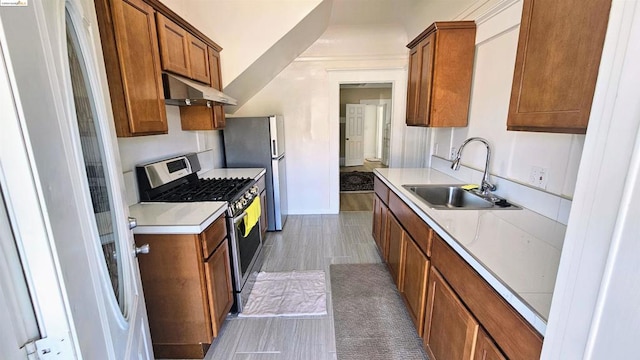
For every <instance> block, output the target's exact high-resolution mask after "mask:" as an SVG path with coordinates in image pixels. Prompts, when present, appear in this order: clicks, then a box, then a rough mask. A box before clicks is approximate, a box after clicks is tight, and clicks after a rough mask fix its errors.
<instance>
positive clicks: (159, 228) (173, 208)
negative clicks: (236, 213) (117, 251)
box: [129, 201, 227, 234]
mask: <svg viewBox="0 0 640 360" xmlns="http://www.w3.org/2000/svg"><path fill="white" fill-rule="evenodd" d="M225 210H227V203H226V202H224V201H202V202H190V203H144V204H135V205H132V206H129V214H130V215H131V216H133V217H134V218H136V220H137V221H138V226H137V227H136V228H135V229H133V233H134V234H200V233H201V232H203V231H204V230H205V229H206V228H207V227H208V226H209V225H211V223H213V221H214V220H215V219H217V218H218V216H220V215H221V214H223V213H224V212H225Z"/></svg>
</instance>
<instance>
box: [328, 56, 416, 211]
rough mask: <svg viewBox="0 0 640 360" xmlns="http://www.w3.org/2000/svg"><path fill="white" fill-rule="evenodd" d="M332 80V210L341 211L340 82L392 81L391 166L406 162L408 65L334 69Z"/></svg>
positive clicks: (330, 173)
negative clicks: (405, 133)
mask: <svg viewBox="0 0 640 360" xmlns="http://www.w3.org/2000/svg"><path fill="white" fill-rule="evenodd" d="M327 73H328V80H329V179H330V181H329V194H330V195H329V213H332V214H337V213H338V212H339V211H340V179H339V176H340V174H339V173H340V85H341V84H360V83H391V86H392V87H391V104H392V105H391V111H392V113H391V140H390V141H391V145H390V146H389V167H401V166H402V162H403V152H404V149H403V143H404V129H405V128H406V125H405V123H404V117H405V111H406V101H407V99H406V88H407V68H406V67H389V68H382V69H330V70H327Z"/></svg>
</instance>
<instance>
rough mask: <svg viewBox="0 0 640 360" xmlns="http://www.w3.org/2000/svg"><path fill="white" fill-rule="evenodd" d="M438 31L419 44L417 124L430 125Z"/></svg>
mask: <svg viewBox="0 0 640 360" xmlns="http://www.w3.org/2000/svg"><path fill="white" fill-rule="evenodd" d="M435 38H436V33H432V34H431V35H429V36H427V38H426V39H424V40H422V41H421V42H420V44H418V48H420V50H419V51H420V53H421V55H420V82H419V85H418V103H417V104H416V121H415V124H416V125H423V126H429V121H430V118H431V88H432V78H433V49H434V48H435Z"/></svg>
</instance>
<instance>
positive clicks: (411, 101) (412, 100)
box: [406, 46, 422, 125]
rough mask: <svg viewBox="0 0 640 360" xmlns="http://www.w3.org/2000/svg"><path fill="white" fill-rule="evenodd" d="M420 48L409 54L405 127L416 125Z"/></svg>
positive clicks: (413, 49) (415, 48) (412, 50)
mask: <svg viewBox="0 0 640 360" xmlns="http://www.w3.org/2000/svg"><path fill="white" fill-rule="evenodd" d="M420 50H421V49H420V46H416V47H414V48H412V49H411V51H410V52H409V79H408V81H407V115H406V118H407V121H406V122H407V125H418V123H417V121H416V105H417V103H418V91H419V88H420V76H421V75H420V63H421V62H422V61H421V58H422V53H421V51H420Z"/></svg>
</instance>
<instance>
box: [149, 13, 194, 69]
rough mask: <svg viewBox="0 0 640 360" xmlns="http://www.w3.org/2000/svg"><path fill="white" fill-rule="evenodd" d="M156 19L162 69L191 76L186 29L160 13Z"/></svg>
mask: <svg viewBox="0 0 640 360" xmlns="http://www.w3.org/2000/svg"><path fill="white" fill-rule="evenodd" d="M157 19H158V43H159V44H160V54H161V55H162V57H161V59H162V70H166V71H171V72H173V73H176V74H178V75H182V76H186V77H191V67H190V65H189V63H190V60H189V38H188V37H189V34H188V33H187V30H185V29H183V28H182V27H180V26H179V25H178V24H176V23H174V22H173V21H171V20H169V19H168V18H167V17H166V16H164V15H162V14H158V15H157Z"/></svg>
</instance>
